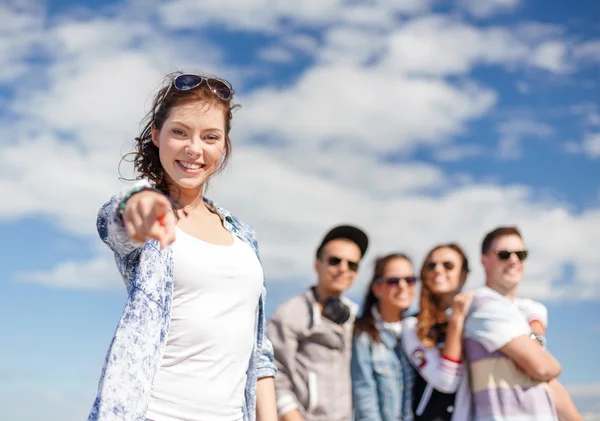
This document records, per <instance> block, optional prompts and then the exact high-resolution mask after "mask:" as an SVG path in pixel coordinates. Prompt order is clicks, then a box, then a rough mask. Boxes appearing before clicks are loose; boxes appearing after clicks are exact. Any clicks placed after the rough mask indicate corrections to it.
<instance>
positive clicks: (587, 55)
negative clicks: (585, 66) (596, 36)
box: [573, 40, 600, 62]
mask: <svg viewBox="0 0 600 421" xmlns="http://www.w3.org/2000/svg"><path fill="white" fill-rule="evenodd" d="M573 56H574V57H575V58H576V59H579V60H584V61H591V62H600V40H591V41H586V42H583V43H581V44H578V45H577V46H575V48H574V49H573Z"/></svg>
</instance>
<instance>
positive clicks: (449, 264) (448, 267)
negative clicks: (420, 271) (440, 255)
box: [425, 262, 454, 272]
mask: <svg viewBox="0 0 600 421" xmlns="http://www.w3.org/2000/svg"><path fill="white" fill-rule="evenodd" d="M440 263H441V265H442V266H443V267H444V269H446V270H452V269H454V263H452V262H429V263H427V264H426V265H425V269H427V270H428V271H430V272H433V271H434V270H435V268H436V267H437V265H438V264H440Z"/></svg>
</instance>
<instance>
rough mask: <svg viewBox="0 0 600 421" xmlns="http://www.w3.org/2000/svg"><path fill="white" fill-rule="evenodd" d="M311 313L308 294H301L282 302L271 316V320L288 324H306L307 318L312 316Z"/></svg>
mask: <svg viewBox="0 0 600 421" xmlns="http://www.w3.org/2000/svg"><path fill="white" fill-rule="evenodd" d="M309 313H310V303H309V302H308V300H307V298H306V295H305V294H301V295H297V296H295V297H293V298H290V299H289V300H287V301H284V302H283V303H282V304H280V305H279V307H277V309H276V310H275V312H274V313H273V316H271V322H274V323H280V324H286V325H296V324H305V323H304V322H305V321H306V319H307V318H308V317H310V314H309Z"/></svg>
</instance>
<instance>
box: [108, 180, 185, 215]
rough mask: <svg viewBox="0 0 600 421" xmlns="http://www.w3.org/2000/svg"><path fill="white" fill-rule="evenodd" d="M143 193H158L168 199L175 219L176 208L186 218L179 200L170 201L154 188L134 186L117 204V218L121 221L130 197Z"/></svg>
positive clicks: (170, 199)
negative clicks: (181, 211) (180, 210)
mask: <svg viewBox="0 0 600 421" xmlns="http://www.w3.org/2000/svg"><path fill="white" fill-rule="evenodd" d="M143 191H153V192H156V193H159V194H161V195H163V196H166V198H167V199H169V202H171V208H172V209H173V212H174V213H175V216H176V217H177V212H175V210H176V209H178V208H179V209H182V210H183V216H188V214H187V212H186V211H185V209H183V205H182V204H181V202H180V201H179V200H175V199H172V198H171V197H169V196H167V195H166V194H164V193H163V192H161V191H160V190H158V189H156V188H154V187H149V186H136V187H133V188H132V189H131V190H129V191H128V192H127V193H126V194H125V196H123V199H121V203H120V204H119V216H120V217H121V219H123V213H124V212H125V207H126V206H127V201H128V200H129V199H131V196H133V195H135V194H138V193H141V192H143Z"/></svg>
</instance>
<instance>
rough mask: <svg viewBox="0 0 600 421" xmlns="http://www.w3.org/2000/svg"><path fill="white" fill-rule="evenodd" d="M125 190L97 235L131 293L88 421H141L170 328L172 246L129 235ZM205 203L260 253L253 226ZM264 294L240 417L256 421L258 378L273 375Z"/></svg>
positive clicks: (103, 214) (105, 210)
mask: <svg viewBox="0 0 600 421" xmlns="http://www.w3.org/2000/svg"><path fill="white" fill-rule="evenodd" d="M140 183H141V184H145V182H140ZM125 193H126V191H124V192H122V193H120V194H117V195H115V196H113V197H112V199H111V200H110V201H109V202H108V203H106V204H105V205H104V206H103V207H102V208H101V209H100V212H99V213H98V220H97V228H98V233H99V235H100V238H101V239H102V241H104V242H105V243H106V244H107V245H108V246H109V247H110V249H111V250H112V251H113V252H114V255H115V261H116V263H117V268H118V269H119V272H120V273H121V275H122V277H123V280H124V281H125V285H126V287H127V292H128V294H129V296H128V298H127V303H126V304H125V309H124V310H123V315H122V317H121V320H120V321H119V324H118V326H117V329H116V332H115V334H114V337H113V339H112V341H111V343H110V347H109V350H108V353H107V355H106V360H105V363H104V367H103V369H102V374H101V376H100V382H99V386H98V395H97V397H96V399H95V401H94V404H93V407H92V410H91V412H90V415H89V418H88V421H117V420H118V421H145V419H146V410H147V407H148V401H149V398H150V393H151V390H152V384H153V382H154V376H155V374H156V372H157V370H158V368H159V367H160V363H161V361H162V356H163V352H164V349H165V344H166V338H167V334H168V332H169V322H170V319H171V302H172V299H173V252H172V250H171V247H166V248H165V249H163V250H161V249H160V246H159V244H158V242H157V241H155V240H150V241H148V242H146V243H145V244H140V243H136V242H133V241H132V240H131V239H130V238H129V236H128V235H127V232H126V231H125V228H124V226H123V222H122V221H121V219H120V217H119V214H118V207H119V204H120V202H121V199H122V197H123V196H124V194H125ZM205 201H206V202H207V203H208V204H209V205H210V206H212V207H213V208H214V209H215V210H216V211H217V212H218V214H219V215H220V216H221V219H222V220H223V226H224V227H225V228H226V229H227V230H228V231H230V232H231V233H233V234H234V235H236V236H237V237H239V238H240V239H241V240H242V241H245V242H246V243H248V244H249V245H250V246H252V248H253V249H254V251H255V252H256V255H257V257H259V253H258V244H257V241H256V238H255V234H254V231H253V230H252V228H250V227H249V226H248V225H246V224H244V223H242V222H241V221H239V220H238V219H237V218H235V217H234V216H233V215H231V214H230V213H229V212H227V211H226V210H224V209H222V208H220V207H219V206H217V205H216V204H214V203H213V202H211V201H209V200H208V199H205ZM259 259H260V257H259ZM265 296H266V289H265V287H264V285H263V292H262V294H261V297H260V299H259V302H258V303H257V306H256V320H255V323H254V331H255V337H256V339H255V342H254V347H253V350H252V355H251V357H250V361H249V363H248V370H247V372H246V374H247V381H246V388H245V396H244V397H245V399H244V406H243V408H242V411H243V414H244V421H254V420H255V419H256V381H257V380H258V379H260V378H263V377H274V376H275V373H276V368H275V365H274V364H273V346H272V345H271V342H270V341H269V340H268V339H267V337H266V334H265ZM207 387H210V386H208V385H207ZM198 393H202V391H201V390H199V391H198Z"/></svg>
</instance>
